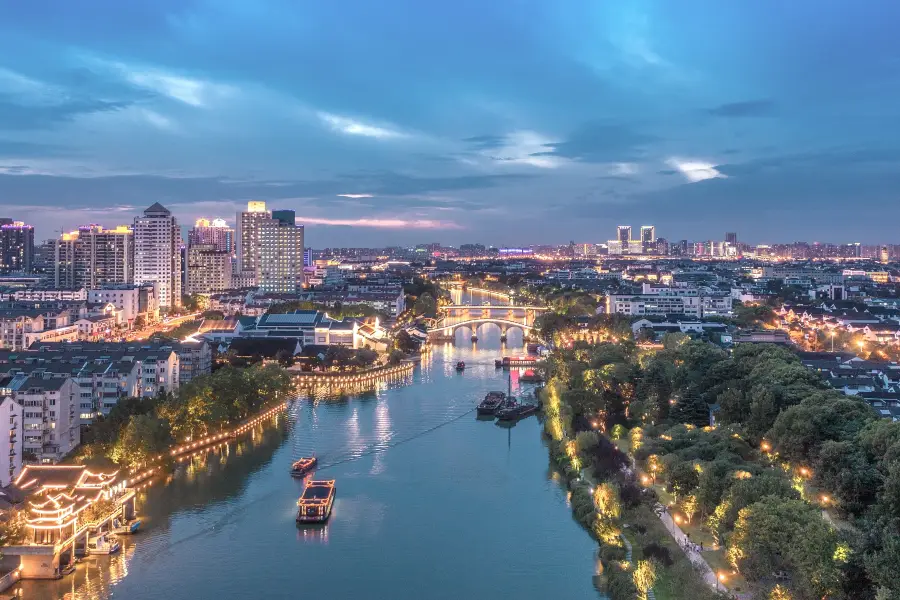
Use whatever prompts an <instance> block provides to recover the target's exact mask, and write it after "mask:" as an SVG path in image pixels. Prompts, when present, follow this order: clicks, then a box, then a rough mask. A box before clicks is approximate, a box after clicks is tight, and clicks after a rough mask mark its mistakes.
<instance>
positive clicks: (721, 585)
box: [716, 573, 726, 590]
mask: <svg viewBox="0 0 900 600" xmlns="http://www.w3.org/2000/svg"><path fill="white" fill-rule="evenodd" d="M725 579H726V576H725V573H719V575H718V576H717V577H716V589H718V590H723V589H725Z"/></svg>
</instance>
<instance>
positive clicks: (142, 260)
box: [134, 202, 181, 309]
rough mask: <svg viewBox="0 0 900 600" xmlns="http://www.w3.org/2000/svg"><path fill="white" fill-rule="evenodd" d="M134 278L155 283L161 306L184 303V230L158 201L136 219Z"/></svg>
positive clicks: (171, 306) (137, 281) (138, 280)
mask: <svg viewBox="0 0 900 600" xmlns="http://www.w3.org/2000/svg"><path fill="white" fill-rule="evenodd" d="M134 281H135V283H152V284H154V285H155V286H156V291H157V297H158V298H159V306H160V307H161V308H169V309H172V308H177V307H179V306H181V230H180V229H179V228H178V221H177V220H176V219H175V217H173V216H172V213H170V212H169V211H168V210H167V209H166V208H165V207H163V206H162V205H161V204H159V203H158V202H157V203H155V204H154V205H153V206H151V207H150V208H148V209H147V210H145V211H144V215H143V216H142V217H136V218H135V219H134Z"/></svg>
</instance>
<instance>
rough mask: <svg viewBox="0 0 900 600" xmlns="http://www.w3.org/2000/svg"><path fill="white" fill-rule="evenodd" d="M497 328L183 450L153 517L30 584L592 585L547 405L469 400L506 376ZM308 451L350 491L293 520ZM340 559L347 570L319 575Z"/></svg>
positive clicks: (211, 590) (203, 592)
mask: <svg viewBox="0 0 900 600" xmlns="http://www.w3.org/2000/svg"><path fill="white" fill-rule="evenodd" d="M490 335H491V333H490V332H488V334H486V335H485V338H486V342H485V345H488V344H489V343H491V342H493V347H491V346H488V347H489V348H490V350H484V349H482V348H471V347H470V346H469V345H468V344H465V345H460V346H459V347H438V348H435V349H434V351H433V353H432V355H431V358H430V359H429V361H428V363H427V364H425V365H424V366H423V368H422V369H421V370H420V369H416V370H415V372H414V373H413V375H412V377H411V380H410V381H409V385H406V384H405V382H404V384H403V385H386V386H385V385H380V386H378V387H377V388H376V389H375V390H374V391H373V392H371V393H366V394H364V395H362V396H352V395H350V396H348V397H347V398H346V399H345V400H343V401H338V402H334V401H330V402H319V401H316V400H315V399H314V398H310V397H308V396H304V397H303V398H302V399H300V400H298V401H292V402H289V403H288V410H287V411H286V412H283V413H279V414H278V415H277V416H275V417H273V419H272V420H271V421H270V422H268V423H266V424H263V427H259V426H258V427H256V428H255V429H254V430H253V433H252V435H251V434H250V433H248V434H246V435H244V436H241V437H240V438H238V439H235V440H230V441H229V442H228V445H227V446H223V447H216V446H213V450H212V451H210V452H204V453H202V454H201V455H199V456H197V457H195V458H193V459H192V460H187V461H186V462H185V463H182V464H181V465H179V467H178V468H176V469H175V470H174V472H173V473H172V475H170V476H167V477H166V478H165V484H163V483H162V481H161V480H160V479H155V480H154V481H156V483H155V484H154V485H153V486H151V487H150V488H148V489H147V490H145V491H144V492H142V493H141V498H140V505H141V511H140V512H141V518H142V520H143V522H144V525H143V526H142V531H141V533H140V534H139V535H136V536H128V537H125V538H124V539H123V540H122V544H123V547H122V550H121V551H120V552H119V553H118V554H117V555H113V556H110V557H91V558H89V559H87V560H85V561H83V562H82V563H79V565H78V569H77V570H76V572H75V573H74V574H73V575H71V576H69V577H67V578H65V579H63V580H59V581H40V582H39V581H27V582H23V583H22V584H20V585H21V587H22V593H21V598H22V599H23V600H59V599H60V598H63V597H65V594H71V595H72V597H78V598H80V599H81V600H111V599H115V598H128V599H129V600H152V599H154V598H159V597H168V598H185V597H187V598H191V597H193V598H231V597H250V598H255V597H270V598H277V597H281V596H282V595H283V593H284V590H286V589H302V590H304V594H306V595H311V596H321V597H329V598H371V599H372V600H388V599H389V598H390V599H391V600H416V599H419V598H466V599H467V600H493V599H495V598H504V597H511V598H517V599H519V600H542V599H544V598H548V597H551V598H552V597H559V598H565V599H566V600H597V598H598V595H597V592H596V591H595V590H594V588H593V586H592V585H591V576H592V575H593V574H594V572H595V568H596V559H595V554H596V552H595V544H594V543H593V542H592V541H591V539H590V538H589V537H588V536H586V535H584V533H583V531H582V530H581V529H580V527H579V526H578V525H577V524H576V523H574V522H573V521H570V520H569V519H567V518H566V517H565V515H566V514H567V513H568V512H569V508H568V506H567V503H566V497H567V494H566V491H565V485H564V483H563V482H562V481H557V480H556V479H555V478H553V477H552V476H551V474H549V473H548V471H547V468H546V456H547V450H546V447H545V445H544V443H543V442H542V440H541V438H540V426H541V425H540V422H539V420H537V419H527V420H524V421H521V422H519V423H518V424H517V425H516V426H515V427H513V428H511V429H501V428H499V427H497V426H495V425H494V424H493V423H491V422H484V421H479V420H477V419H476V418H475V415H474V414H472V412H471V411H472V409H473V408H474V406H475V404H476V403H477V402H476V401H477V400H480V399H481V398H483V397H484V395H485V394H486V393H487V392H488V391H490V390H494V389H505V387H506V374H505V373H503V372H500V371H497V370H495V369H494V366H493V362H494V359H495V358H497V357H498V356H499V355H500V348H501V346H500V343H499V339H498V336H497V335H494V337H493V338H491V337H490ZM460 360H463V361H465V362H466V365H467V368H466V371H465V373H463V374H458V373H456V371H455V369H454V365H455V364H456V363H457V362H458V361H460ZM312 455H315V456H317V457H318V458H319V460H320V463H321V464H322V465H326V466H327V467H325V468H323V469H322V470H321V472H320V473H317V474H316V476H317V477H318V476H321V477H323V478H325V479H335V480H336V481H337V486H338V494H337V499H336V502H335V505H334V513H333V515H332V518H331V519H330V521H329V522H328V523H327V524H325V525H322V526H308V527H301V528H298V527H297V526H296V523H295V515H296V501H297V498H298V496H299V495H300V493H301V492H302V488H303V483H302V482H301V481H299V480H296V479H294V478H292V477H290V476H289V474H288V471H289V469H290V465H291V463H292V462H293V461H295V460H297V458H298V457H300V456H312ZM448 473H449V474H452V475H451V476H449V477H448ZM473 498H477V502H473ZM435 514H442V515H452V517H450V518H446V519H435V518H434V516H435ZM498 515H503V517H502V518H498ZM535 515H543V516H544V518H535ZM385 548H390V552H385ZM525 549H527V550H525ZM448 556H453V557H454V560H453V561H448V560H447V557H448ZM273 557H279V560H273ZM336 564H340V566H341V572H342V573H345V574H351V575H352V576H344V577H311V576H310V573H328V572H330V570H333V569H334V566H335V565H336ZM297 565H302V567H303V568H302V569H301V568H297ZM548 565H549V566H548ZM550 567H552V568H550ZM223 573H235V574H240V576H234V577H223ZM398 573H400V574H402V577H403V578H404V582H405V584H404V585H402V586H397V585H395V583H396V578H397V574H398ZM529 574H531V575H529ZM536 574H540V575H539V576H537V575H536ZM532 575H533V576H532Z"/></svg>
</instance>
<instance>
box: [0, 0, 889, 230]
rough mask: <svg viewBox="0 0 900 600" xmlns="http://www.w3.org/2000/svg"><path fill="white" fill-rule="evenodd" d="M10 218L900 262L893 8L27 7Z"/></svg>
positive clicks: (177, 3)
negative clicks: (276, 213) (642, 241)
mask: <svg viewBox="0 0 900 600" xmlns="http://www.w3.org/2000/svg"><path fill="white" fill-rule="evenodd" d="M3 12H4V16H3V18H2V19H0V216H8V217H11V218H14V219H17V220H24V221H26V222H28V223H32V224H34V225H35V227H36V235H37V237H38V238H39V239H44V238H49V237H54V236H56V235H58V234H59V232H60V231H61V230H71V229H74V228H76V227H78V226H79V225H83V224H87V223H100V224H103V225H106V226H115V225H118V224H122V223H130V222H131V221H132V220H133V218H134V216H136V215H137V214H138V213H140V212H141V211H142V210H143V209H144V208H146V207H148V206H150V205H151V204H153V203H154V202H160V203H162V204H163V205H165V206H166V207H168V208H169V209H170V210H171V211H172V212H173V213H174V214H175V215H176V216H177V217H178V218H179V220H180V221H181V222H182V223H183V224H191V223H193V221H194V220H195V219H196V218H198V217H201V216H203V217H208V218H214V217H224V218H226V219H227V220H228V221H229V222H233V221H234V218H235V212H236V211H237V210H239V209H240V208H241V207H242V206H245V205H246V202H247V201H248V200H265V201H266V202H267V203H269V206H270V207H271V208H276V209H278V208H281V209H293V210H295V211H296V213H297V216H298V222H299V223H303V224H305V225H306V231H307V233H306V237H307V244H308V245H311V246H313V247H317V248H322V247H326V246H388V245H403V244H410V243H415V242H431V241H438V242H443V243H445V244H459V243H465V242H482V243H491V244H496V245H519V244H526V243H567V242H569V241H575V242H579V243H580V242H604V241H606V240H608V239H614V237H615V227H616V225H618V224H631V225H633V226H634V228H635V230H637V228H638V227H639V226H640V225H646V224H653V225H655V226H656V230H657V235H659V236H661V237H665V238H667V239H670V240H678V239H691V240H695V241H698V240H706V239H723V238H724V233H725V231H736V232H738V236H739V238H740V239H741V240H744V241H748V242H758V243H765V242H776V241H782V242H787V241H794V240H807V241H834V242H845V241H861V242H864V243H889V242H897V243H900V232H898V228H897V223H898V221H900V168H898V167H900V36H897V35H896V23H898V22H900V3H897V2H890V1H888V0H883V1H876V0H857V1H856V2H852V3H851V2H822V1H821V0H817V1H812V0H791V1H790V2H785V1H784V0H752V1H751V0H732V1H727V2H723V1H722V0H715V1H714V0H709V1H707V0H678V1H673V0H616V1H602V0H557V1H555V2H548V1H547V0H490V1H485V0H455V1H454V2H428V1H423V0H380V1H378V2H375V1H373V0H341V1H340V2H328V1H316V2H313V1H308V0H128V1H127V2H122V1H121V0H79V1H78V2H61V1H59V0H54V1H49V0H30V1H29V2H8V3H5V6H4V9H3Z"/></svg>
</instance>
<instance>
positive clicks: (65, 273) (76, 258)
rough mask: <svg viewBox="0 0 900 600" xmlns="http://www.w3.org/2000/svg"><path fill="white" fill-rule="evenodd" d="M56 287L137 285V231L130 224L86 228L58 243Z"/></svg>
mask: <svg viewBox="0 0 900 600" xmlns="http://www.w3.org/2000/svg"><path fill="white" fill-rule="evenodd" d="M53 263H54V285H55V286H56V287H57V288H81V287H85V288H87V289H89V290H92V289H96V288H99V287H102V286H104V285H107V284H127V283H134V232H133V231H132V229H131V227H128V226H127V225H120V226H118V227H116V228H115V229H104V228H103V227H101V226H100V225H85V226H83V227H79V228H78V229H77V230H76V231H71V232H69V233H64V234H62V235H61V236H60V237H59V239H58V240H56V242H55V252H54V260H53Z"/></svg>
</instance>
